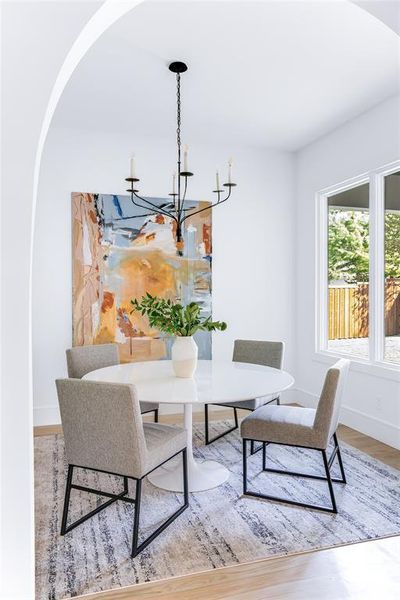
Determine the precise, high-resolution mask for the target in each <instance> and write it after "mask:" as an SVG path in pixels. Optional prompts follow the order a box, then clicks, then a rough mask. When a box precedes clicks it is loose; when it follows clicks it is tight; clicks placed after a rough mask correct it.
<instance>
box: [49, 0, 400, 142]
mask: <svg viewBox="0 0 400 600" xmlns="http://www.w3.org/2000/svg"><path fill="white" fill-rule="evenodd" d="M399 43H400V41H399V38H398V36H397V35H396V34H395V33H394V32H393V31H391V30H390V29H389V28H388V27H386V26H385V25H384V24H383V23H382V22H380V21H379V20H377V19H376V18H374V17H373V16H372V15H370V14H369V13H367V12H366V11H364V10H362V9H361V8H360V7H359V6H356V5H355V4H352V3H351V2H347V1H345V0H343V1H342V0H339V1H330V0H323V1H320V2H315V1H307V0H304V1H291V2H286V1H285V0H280V1H266V2H249V1H246V2H188V1H187V0H186V1H185V2H151V1H149V0H148V1H146V2H143V3H142V4H141V5H139V6H138V7H137V8H135V9H134V10H132V11H131V12H130V13H129V14H128V15H127V16H125V17H124V18H123V19H122V20H120V21H119V22H118V23H116V24H115V25H114V26H113V27H111V28H110V29H109V30H108V31H107V32H106V33H105V34H104V35H103V36H102V37H101V38H100V40H99V41H98V42H97V43H96V44H95V46H94V47H93V48H92V49H91V50H90V51H89V53H88V54H87V56H86V57H85V59H84V60H83V61H82V62H81V64H80V65H79V66H78V68H77V70H76V72H75V73H74V75H73V77H72V79H71V81H70V83H69V85H68V87H67V89H66V90H65V92H64V95H63V97H62V99H61V102H60V104H59V108H58V110H57V113H56V116H55V120H54V126H56V127H77V128H83V129H95V130H107V131H115V132H125V133H128V134H129V135H132V138H133V139H134V136H135V134H136V135H138V136H139V135H149V136H160V137H171V136H174V132H175V123H174V119H175V79H174V76H173V75H172V74H171V73H170V72H169V71H168V69H167V65H168V64H169V62H170V61H172V60H184V61H185V62H187V63H188V64H189V67H190V68H189V71H188V72H187V73H185V74H184V75H183V76H182V88H183V90H182V92H183V102H184V106H183V118H184V120H183V136H182V137H183V141H184V142H188V143H191V142H192V141H194V140H199V141H202V140H205V141H208V142H229V143H232V142H234V143H243V144H248V145H254V146H263V147H273V148H282V149H287V150H296V149H298V148H300V147H302V146H304V145H306V144H308V143H309V142H311V141H312V140H314V139H316V138H317V137H320V136H321V135H323V134H325V133H327V132H328V131H330V130H332V129H334V128H335V127H337V126H339V125H341V124H342V123H344V122H345V121H347V120H349V119H351V118H353V117H355V116H357V115H359V114H360V113H362V112H364V111H365V110H368V109H369V108H371V107H372V106H374V105H376V104H378V103H379V102H381V101H383V100H385V99H386V98H388V97H390V96H393V95H395V94H398V93H399V85H400V71H399V68H400V46H399Z"/></svg>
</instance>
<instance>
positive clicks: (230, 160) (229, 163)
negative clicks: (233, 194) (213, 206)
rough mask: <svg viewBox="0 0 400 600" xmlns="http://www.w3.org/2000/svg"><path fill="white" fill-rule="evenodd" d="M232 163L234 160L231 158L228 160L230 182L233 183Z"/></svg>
mask: <svg viewBox="0 0 400 600" xmlns="http://www.w3.org/2000/svg"><path fill="white" fill-rule="evenodd" d="M232 163H233V160H232V159H231V158H230V159H229V161H228V183H232Z"/></svg>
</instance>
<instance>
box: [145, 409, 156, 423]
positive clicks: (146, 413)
mask: <svg viewBox="0 0 400 600" xmlns="http://www.w3.org/2000/svg"><path fill="white" fill-rule="evenodd" d="M151 412H153V413H154V423H158V408H154V409H152V410H146V412H142V413H141V414H142V415H148V414H149V413H151Z"/></svg>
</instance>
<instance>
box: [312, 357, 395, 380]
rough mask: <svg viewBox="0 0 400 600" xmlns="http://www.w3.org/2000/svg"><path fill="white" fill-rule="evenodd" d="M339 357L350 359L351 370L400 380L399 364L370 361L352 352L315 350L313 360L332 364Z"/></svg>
mask: <svg viewBox="0 0 400 600" xmlns="http://www.w3.org/2000/svg"><path fill="white" fill-rule="evenodd" d="M339 358H347V359H349V360H350V361H351V370H352V371H356V372H358V373H364V374H366V375H371V376H372V377H381V378H382V379H391V380H392V381H398V382H400V365H399V366H397V365H395V364H392V363H387V362H372V361H370V360H365V359H363V358H359V357H357V356H353V355H352V354H346V353H340V352H332V351H330V350H318V351H316V352H315V353H314V358H313V360H314V361H316V362H322V363H328V364H330V365H332V363H333V361H334V360H335V359H339Z"/></svg>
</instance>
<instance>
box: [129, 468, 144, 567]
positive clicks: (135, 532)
mask: <svg viewBox="0 0 400 600" xmlns="http://www.w3.org/2000/svg"><path fill="white" fill-rule="evenodd" d="M141 499H142V480H141V479H137V480H136V496H135V515H134V519H135V520H134V523H133V535H132V554H131V556H132V558H133V557H135V556H137V554H138V541H139V519H140V501H141Z"/></svg>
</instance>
